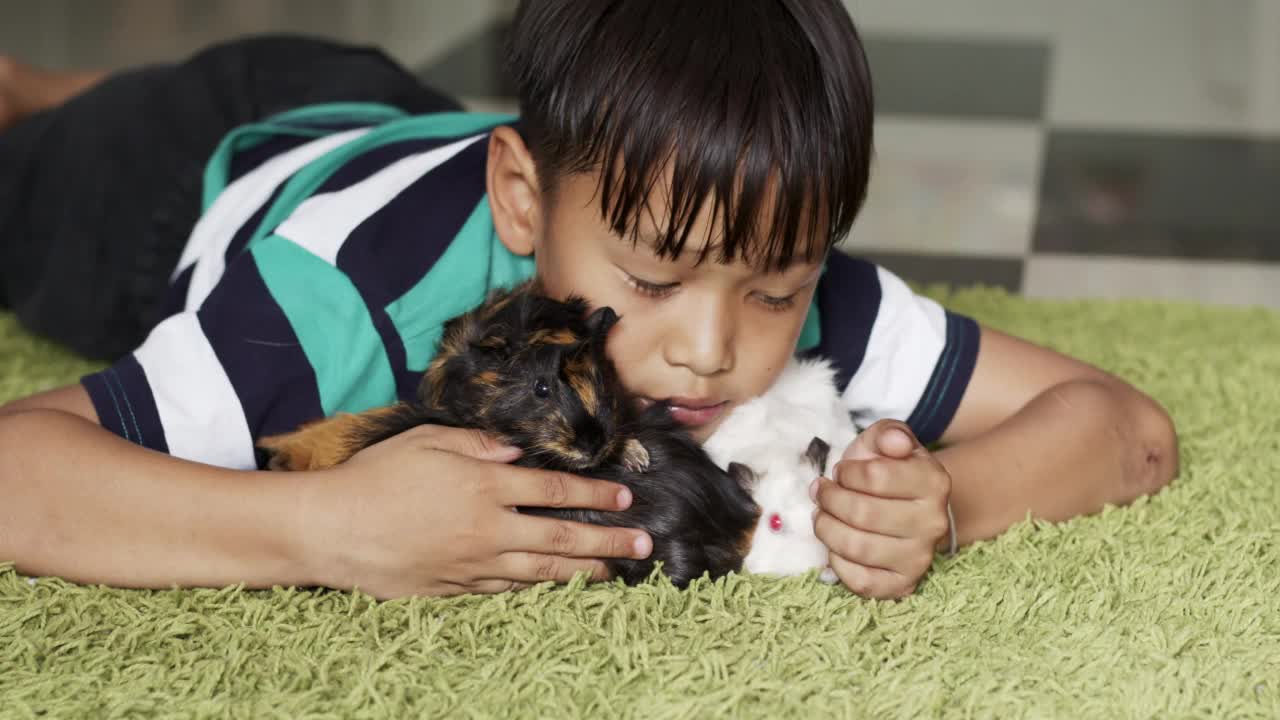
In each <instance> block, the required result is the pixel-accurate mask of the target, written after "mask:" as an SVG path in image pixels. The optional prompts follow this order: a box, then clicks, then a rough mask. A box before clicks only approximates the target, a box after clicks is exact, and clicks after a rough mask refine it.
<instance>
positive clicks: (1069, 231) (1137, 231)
mask: <svg viewBox="0 0 1280 720" xmlns="http://www.w3.org/2000/svg"><path fill="white" fill-rule="evenodd" d="M1033 247H1034V249H1035V250H1037V251H1042V252H1055V253H1077V254H1102V255H1137V256H1161V257H1182V258H1213V259H1229V260H1280V140H1270V141H1263V140H1255V139H1249V138H1242V137H1209V136H1190V135H1176V136H1175V135H1158V134H1149V133H1142V134H1139V133H1114V132H1112V133H1107V132H1082V131H1071V132H1068V131H1053V132H1051V133H1050V134H1049V136H1048V142H1047V146H1046V150H1045V161H1044V172H1043V175H1042V181H1041V191H1040V209H1039V214H1038V217H1037V220H1036V228H1035V237H1034V240H1033Z"/></svg>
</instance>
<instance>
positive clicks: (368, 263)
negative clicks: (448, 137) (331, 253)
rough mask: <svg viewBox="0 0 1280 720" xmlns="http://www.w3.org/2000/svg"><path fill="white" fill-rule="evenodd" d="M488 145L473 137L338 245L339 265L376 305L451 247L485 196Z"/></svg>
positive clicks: (414, 279)
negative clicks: (392, 260)
mask: <svg viewBox="0 0 1280 720" xmlns="http://www.w3.org/2000/svg"><path fill="white" fill-rule="evenodd" d="M488 151H489V147H488V144H487V143H484V142H480V141H477V142H475V143H472V144H471V145H469V146H467V147H466V148H464V149H463V150H462V151H461V152H459V153H458V154H457V155H455V156H453V157H452V158H450V159H449V160H448V161H446V162H444V163H442V164H441V165H440V166H438V167H436V168H435V169H434V170H432V171H431V172H429V173H426V174H425V175H423V176H422V177H420V178H418V179H417V180H415V181H414V182H413V183H412V184H411V185H409V187H407V188H405V189H404V190H403V191H402V192H400V193H399V194H398V195H396V197H395V198H393V199H392V200H391V201H390V202H388V203H387V204H386V205H384V206H383V207H381V208H380V209H379V210H378V212H376V213H374V214H373V215H371V216H370V217H369V218H368V219H366V220H365V221H364V222H362V223H360V225H358V226H357V227H356V228H355V229H354V230H352V231H351V234H350V235H349V236H348V237H347V241H346V242H345V243H344V244H343V246H342V249H341V250H339V251H338V257H337V265H338V269H340V270H342V271H343V272H344V273H346V274H347V277H349V278H351V281H352V282H353V283H355V285H356V287H359V288H361V290H362V292H364V293H365V294H366V297H365V300H366V302H368V303H369V305H370V306H371V307H379V308H381V307H385V306H386V305H387V304H388V303H390V302H392V301H393V300H395V299H396V298H399V297H401V296H402V295H404V294H405V293H406V292H408V291H409V289H410V288H412V287H413V286H414V285H416V284H417V283H418V282H419V281H421V280H422V278H423V276H425V275H426V274H427V273H428V272H429V271H430V270H431V268H432V267H434V266H435V263H436V261H437V260H439V259H440V256H441V255H442V254H444V252H445V250H447V249H448V248H449V245H450V244H451V243H452V242H453V240H454V238H455V237H457V235H458V231H459V230H461V229H462V226H463V225H464V224H466V222H467V218H469V217H470V216H471V213H472V211H473V210H474V209H475V207H476V204H477V203H479V202H480V200H481V199H482V198H483V197H484V193H485V157H486V155H487V153H488ZM424 208H430V211H429V212H426V213H424V211H423V209H424ZM387 258H395V262H391V263H389V262H387Z"/></svg>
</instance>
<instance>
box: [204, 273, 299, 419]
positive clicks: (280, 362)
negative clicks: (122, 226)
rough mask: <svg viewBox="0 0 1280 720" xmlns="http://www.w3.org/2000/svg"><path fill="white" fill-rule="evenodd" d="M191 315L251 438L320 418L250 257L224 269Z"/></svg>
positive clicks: (283, 321)
mask: <svg viewBox="0 0 1280 720" xmlns="http://www.w3.org/2000/svg"><path fill="white" fill-rule="evenodd" d="M196 314H197V317H198V318H199V319H200V327H201V329H202V330H203V331H204V334H205V337H207V338H208V340H209V344H210V345H211V346H212V347H213V350H214V354H215V355H217V358H218V362H219V363H220V364H221V365H222V369H223V371H224V372H226V374H227V379H228V380H230V381H231V386H232V388H234V390H235V393H236V396H237V397H238V398H239V399H240V405H241V407H242V408H243V409H244V415H245V418H246V420H247V421H248V424H249V433H250V435H251V436H253V437H255V438H257V437H261V436H263V435H274V434H278V433H283V432H290V431H292V430H296V429H297V428H298V426H299V425H301V424H302V423H304V422H307V421H309V420H314V419H316V418H319V417H321V416H323V415H324V411H323V409H322V406H321V403H320V391H319V389H318V387H317V385H316V379H315V373H314V372H313V371H312V369H311V364H310V361H308V360H307V356H306V353H305V352H304V351H303V349H302V343H300V342H299V341H298V336H297V335H296V334H295V333H294V331H293V327H292V326H291V325H290V324H289V320H288V318H287V317H285V314H284V311H283V310H281V309H280V306H279V305H278V304H277V303H276V302H275V300H274V299H273V298H272V296H271V293H270V291H269V290H268V289H267V286H266V283H264V282H263V280H262V276H261V275H260V274H259V272H258V267H257V263H256V262H255V260H254V258H253V256H252V255H248V254H246V255H242V256H241V257H240V258H238V259H237V260H236V261H235V262H233V263H230V264H229V265H227V269H226V273H225V274H224V275H223V276H222V279H221V281H219V283H218V285H217V286H216V287H215V288H214V289H213V292H212V293H210V294H209V297H208V298H207V299H206V300H205V302H204V304H203V305H202V306H201V307H200V310H199V311H198V312H197V313H196ZM280 370H285V371H287V372H286V373H284V374H280V372H279V371H280Z"/></svg>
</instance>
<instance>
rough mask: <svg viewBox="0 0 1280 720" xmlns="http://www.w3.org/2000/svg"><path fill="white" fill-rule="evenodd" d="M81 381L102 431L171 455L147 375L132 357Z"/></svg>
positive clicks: (129, 356) (124, 358) (123, 359)
mask: <svg viewBox="0 0 1280 720" xmlns="http://www.w3.org/2000/svg"><path fill="white" fill-rule="evenodd" d="M80 381H81V383H82V384H83V385H84V388H85V390H86V391H87V392H88V393H89V400H90V401H91V402H92V403H93V408H94V410H96V411H97V413H98V423H99V424H100V425H102V427H104V428H106V429H107V430H110V431H111V432H113V433H115V434H117V435H119V436H120V437H122V438H124V439H125V440H128V441H130V442H132V443H135V444H137V445H141V446H143V447H146V448H150V449H152V450H157V451H159V452H162V453H168V452H169V444H168V443H167V442H166V441H165V437H164V426H163V425H162V424H161V423H160V413H159V411H157V410H156V403H155V400H154V398H152V396H151V386H150V385H149V384H148V383H147V374H146V372H145V371H144V370H143V369H142V365H140V364H139V363H138V361H137V359H136V358H134V356H133V355H132V354H130V355H126V356H125V357H123V358H121V359H120V361H119V362H117V363H116V364H115V365H113V366H111V367H109V368H107V369H105V370H102V371H100V372H96V373H93V374H91V375H86V376H84V377H83V378H81V379H80Z"/></svg>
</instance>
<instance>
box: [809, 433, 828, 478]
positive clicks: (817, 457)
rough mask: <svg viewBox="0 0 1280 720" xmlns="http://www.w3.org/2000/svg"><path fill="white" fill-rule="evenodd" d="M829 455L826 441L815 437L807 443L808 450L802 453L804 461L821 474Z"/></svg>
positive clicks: (825, 467)
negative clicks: (811, 464)
mask: <svg viewBox="0 0 1280 720" xmlns="http://www.w3.org/2000/svg"><path fill="white" fill-rule="evenodd" d="M830 453H831V446H830V445H828V444H827V441H825V440H823V439H822V438H820V437H815V438H814V439H812V440H810V441H809V448H808V449H807V450H805V451H804V459H805V460H808V461H809V462H811V463H813V466H814V467H815V468H817V469H818V472H820V473H821V472H823V471H825V470H826V469H827V456H828V455H829V454H830Z"/></svg>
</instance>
